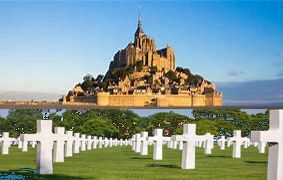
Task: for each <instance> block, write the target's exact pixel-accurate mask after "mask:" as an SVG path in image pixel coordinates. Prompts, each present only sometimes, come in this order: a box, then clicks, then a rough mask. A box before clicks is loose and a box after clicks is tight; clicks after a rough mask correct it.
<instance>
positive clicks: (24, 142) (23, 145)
mask: <svg viewBox="0 0 283 180" xmlns="http://www.w3.org/2000/svg"><path fill="white" fill-rule="evenodd" d="M22 152H28V141H22Z"/></svg>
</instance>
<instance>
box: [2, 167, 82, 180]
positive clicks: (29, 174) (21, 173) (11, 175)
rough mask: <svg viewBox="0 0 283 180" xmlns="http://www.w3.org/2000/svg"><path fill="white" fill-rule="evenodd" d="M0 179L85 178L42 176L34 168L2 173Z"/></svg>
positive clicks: (79, 179) (73, 179)
mask: <svg viewBox="0 0 283 180" xmlns="http://www.w3.org/2000/svg"><path fill="white" fill-rule="evenodd" d="M0 179H17V180H32V179H68V180H69V179H70V180H81V179H84V178H81V177H74V176H66V175H60V174H52V175H40V174H36V169H32V168H21V169H13V170H9V171H0Z"/></svg>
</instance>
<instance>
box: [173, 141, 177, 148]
mask: <svg viewBox="0 0 283 180" xmlns="http://www.w3.org/2000/svg"><path fill="white" fill-rule="evenodd" d="M177 146H178V141H173V149H177Z"/></svg>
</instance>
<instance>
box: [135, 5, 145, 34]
mask: <svg viewBox="0 0 283 180" xmlns="http://www.w3.org/2000/svg"><path fill="white" fill-rule="evenodd" d="M139 34H143V29H142V20H141V7H139V17H138V28H137V30H136V33H135V35H139Z"/></svg>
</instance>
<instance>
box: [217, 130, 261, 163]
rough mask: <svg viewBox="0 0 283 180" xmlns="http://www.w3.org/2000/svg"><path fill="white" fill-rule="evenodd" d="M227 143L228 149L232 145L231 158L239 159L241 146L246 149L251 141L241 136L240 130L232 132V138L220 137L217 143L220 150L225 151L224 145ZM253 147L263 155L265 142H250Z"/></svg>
mask: <svg viewBox="0 0 283 180" xmlns="http://www.w3.org/2000/svg"><path fill="white" fill-rule="evenodd" d="M226 142H227V147H230V145H231V143H232V144H233V151H232V152H233V153H232V157H233V158H241V146H242V145H243V147H244V148H245V149H246V148H248V147H249V146H250V144H251V141H250V139H249V138H247V137H242V136H241V130H234V132H233V137H228V138H227V139H225V136H221V137H220V138H219V139H218V141H217V143H218V145H219V146H220V150H224V149H225V143H226ZM252 143H253V144H254V146H255V147H256V146H257V147H258V149H259V152H260V153H265V146H266V142H263V141H260V142H252Z"/></svg>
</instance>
